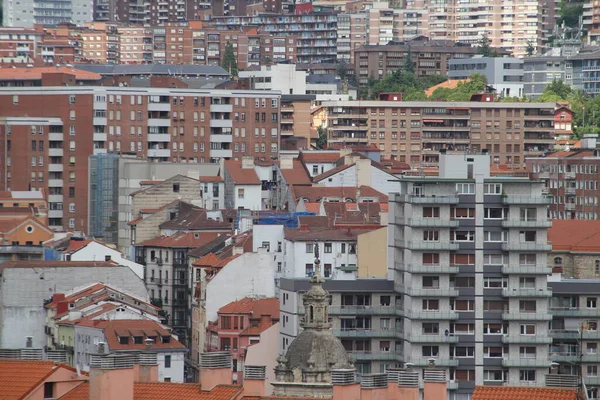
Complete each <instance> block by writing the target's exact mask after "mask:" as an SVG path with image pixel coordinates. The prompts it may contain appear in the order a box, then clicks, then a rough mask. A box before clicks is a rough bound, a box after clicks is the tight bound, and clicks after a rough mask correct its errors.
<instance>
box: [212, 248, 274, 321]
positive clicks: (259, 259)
mask: <svg viewBox="0 0 600 400" xmlns="http://www.w3.org/2000/svg"><path fill="white" fill-rule="evenodd" d="M273 271H275V265H274V262H273V256H272V255H271V254H269V253H267V252H265V251H262V250H261V249H259V251H258V252H257V253H244V254H242V255H241V256H239V257H237V258H235V259H233V260H232V261H230V262H229V263H228V264H227V265H226V266H225V267H223V268H222V269H221V271H220V272H219V273H218V274H217V275H216V276H215V277H214V278H213V279H212V280H211V281H210V282H209V283H208V284H207V285H206V318H207V320H208V321H214V320H215V319H216V318H217V311H218V310H219V308H221V307H223V306H225V305H227V304H229V303H231V302H232V301H236V300H240V299H243V298H244V297H252V296H254V297H256V296H264V297H275V274H274V272H273Z"/></svg>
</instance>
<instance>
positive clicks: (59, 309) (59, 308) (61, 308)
mask: <svg viewBox="0 0 600 400" xmlns="http://www.w3.org/2000/svg"><path fill="white" fill-rule="evenodd" d="M63 297H64V296H63ZM67 311H69V302H68V301H65V300H64V299H63V300H61V301H59V302H58V303H57V304H56V314H63V313H66V312H67Z"/></svg>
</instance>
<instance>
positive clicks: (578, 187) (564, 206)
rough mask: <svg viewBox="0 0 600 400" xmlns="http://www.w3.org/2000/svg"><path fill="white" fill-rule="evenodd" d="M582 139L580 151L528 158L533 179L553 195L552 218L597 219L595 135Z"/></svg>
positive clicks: (598, 162)
mask: <svg viewBox="0 0 600 400" xmlns="http://www.w3.org/2000/svg"><path fill="white" fill-rule="evenodd" d="M582 142H583V145H582V148H581V149H578V150H570V151H564V152H563V151H558V152H554V153H551V154H549V155H547V156H545V157H535V158H528V159H527V169H528V170H529V171H530V172H531V173H532V177H533V179H537V180H540V181H542V182H543V183H544V186H545V190H546V191H547V193H548V195H549V196H550V199H551V201H552V202H551V204H550V207H549V209H548V213H549V214H548V215H549V217H550V218H551V219H598V215H599V213H600V210H599V209H598V195H599V193H598V168H599V164H600V157H599V155H598V150H596V149H595V143H596V138H595V137H592V138H588V139H585V138H584V139H583V140H582ZM592 144H593V145H592ZM592 146H593V147H592Z"/></svg>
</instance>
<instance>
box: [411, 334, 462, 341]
mask: <svg viewBox="0 0 600 400" xmlns="http://www.w3.org/2000/svg"><path fill="white" fill-rule="evenodd" d="M409 341H410V342H411V343H458V341H459V337H458V336H454V335H448V336H446V335H416V336H411V337H410V339H409Z"/></svg>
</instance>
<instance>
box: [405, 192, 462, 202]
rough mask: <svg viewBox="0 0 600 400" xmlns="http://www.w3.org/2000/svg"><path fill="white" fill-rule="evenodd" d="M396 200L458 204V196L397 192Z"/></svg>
mask: <svg viewBox="0 0 600 400" xmlns="http://www.w3.org/2000/svg"><path fill="white" fill-rule="evenodd" d="M396 201H397V202H401V203H413V204H458V196H413V195H407V194H397V195H396Z"/></svg>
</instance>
